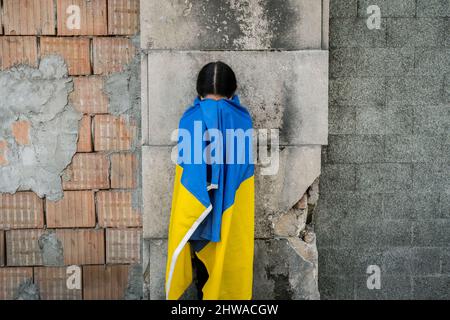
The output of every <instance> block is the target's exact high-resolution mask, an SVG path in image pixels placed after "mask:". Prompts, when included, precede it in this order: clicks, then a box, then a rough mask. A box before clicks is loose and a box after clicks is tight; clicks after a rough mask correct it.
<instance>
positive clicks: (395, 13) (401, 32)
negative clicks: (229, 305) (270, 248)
mask: <svg viewBox="0 0 450 320" xmlns="http://www.w3.org/2000/svg"><path fill="white" fill-rule="evenodd" d="M370 4H371V5H377V6H378V7H379V8H380V10H381V25H380V29H372V30H370V29H369V28H368V27H367V24H366V21H367V19H368V17H369V15H368V14H367V7H368V6H369V2H368V1H364V0H359V1H356V0H354V1H339V0H331V9H330V14H331V22H330V57H331V58H330V136H329V146H328V147H327V148H326V150H325V152H324V157H323V166H322V168H323V173H322V177H321V180H320V182H321V184H320V187H321V194H320V197H321V199H320V201H319V208H318V214H317V215H316V217H317V219H316V230H317V241H318V246H319V286H320V292H321V296H322V298H323V299H449V298H450V249H449V246H450V232H449V231H450V170H449V169H450V167H449V155H450V148H449V147H450V143H449V142H450V139H449V133H450V130H449V129H450V95H449V88H450V48H449V45H450V42H449V39H450V38H449V34H450V24H449V16H450V2H449V1H448V0H442V1H441V0H435V1H430V0H417V1H409V0H396V1H377V0H374V1H370ZM370 265H372V266H377V267H378V268H379V270H380V273H379V279H380V284H381V286H380V288H379V289H377V288H372V289H370V288H369V287H368V286H367V280H368V277H369V276H371V275H373V272H369V273H367V269H368V267H369V266H370Z"/></svg>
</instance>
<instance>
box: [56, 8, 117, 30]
mask: <svg viewBox="0 0 450 320" xmlns="http://www.w3.org/2000/svg"><path fill="white" fill-rule="evenodd" d="M56 3H57V17H58V35H60V36H88V35H93V36H99V35H106V34H107V33H108V30H107V8H106V0H90V1H86V0H58V1H57V2H56ZM73 5H75V6H78V7H79V8H80V25H79V28H77V27H76V26H71V25H72V24H71V23H70V22H71V21H72V20H71V16H73V14H74V12H73V11H72V10H69V9H70V8H69V6H73ZM68 22H69V23H68ZM69 26H71V27H70V28H69Z"/></svg>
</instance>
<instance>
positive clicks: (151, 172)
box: [142, 146, 320, 238]
mask: <svg viewBox="0 0 450 320" xmlns="http://www.w3.org/2000/svg"><path fill="white" fill-rule="evenodd" d="M142 154H143V156H142V163H143V181H144V185H143V199H144V237H145V238H165V237H167V230H168V225H169V217H170V210H171V201H172V191H173V177H174V168H175V164H174V163H172V161H171V160H170V155H171V147H143V150H142ZM319 175H320V146H311V147H286V148H285V149H284V150H282V151H281V152H280V161H279V170H278V173H277V174H276V175H273V176H263V175H261V174H260V168H259V166H257V171H256V181H255V188H256V191H255V198H256V199H255V205H256V208H255V215H256V217H255V220H256V237H257V238H261V237H262V238H267V237H269V236H271V234H272V222H271V219H273V218H274V217H275V216H276V215H280V214H283V213H286V212H287V211H289V209H291V208H292V207H293V206H294V205H295V204H296V203H297V202H298V201H299V200H300V199H301V197H302V196H303V194H304V193H305V191H306V190H307V189H308V187H309V186H310V185H311V184H312V183H313V182H314V180H315V179H316V178H317V177H318V176H319Z"/></svg>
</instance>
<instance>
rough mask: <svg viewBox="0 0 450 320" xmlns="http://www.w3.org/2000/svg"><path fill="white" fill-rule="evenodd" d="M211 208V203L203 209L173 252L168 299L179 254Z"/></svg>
mask: <svg viewBox="0 0 450 320" xmlns="http://www.w3.org/2000/svg"><path fill="white" fill-rule="evenodd" d="M211 210H212V205H209V207H208V208H207V209H206V210H205V211H203V213H202V214H201V215H200V217H199V218H198V219H197V220H196V221H195V222H194V223H193V224H192V227H191V228H190V229H189V230H188V232H187V233H186V234H185V236H184V237H183V239H182V240H181V242H180V244H179V245H178V247H177V248H176V249H175V251H174V252H173V254H172V261H171V262H170V271H169V277H168V279H167V284H166V300H169V291H170V285H171V283H172V276H173V272H174V270H175V264H176V263H177V259H178V256H179V255H180V253H181V250H183V248H184V246H185V245H186V243H187V242H188V240H189V238H190V237H191V236H192V234H193V233H194V232H195V230H196V229H197V228H198V226H199V225H200V223H202V221H203V220H205V218H206V217H207V216H208V214H209V213H210V212H211Z"/></svg>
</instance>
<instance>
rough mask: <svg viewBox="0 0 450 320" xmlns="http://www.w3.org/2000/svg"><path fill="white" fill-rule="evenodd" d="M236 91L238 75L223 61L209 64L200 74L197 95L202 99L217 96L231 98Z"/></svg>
mask: <svg viewBox="0 0 450 320" xmlns="http://www.w3.org/2000/svg"><path fill="white" fill-rule="evenodd" d="M236 89H237V83H236V75H235V74H234V72H233V70H232V69H231V68H230V66H229V65H227V64H226V63H223V62H222V61H216V62H210V63H208V64H207V65H205V66H204V67H203V68H202V70H200V72H199V74H198V79H197V93H198V94H199V96H201V97H205V96H206V95H208V94H217V95H221V96H224V97H227V98H231V97H232V96H233V95H234V93H235V92H236Z"/></svg>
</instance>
